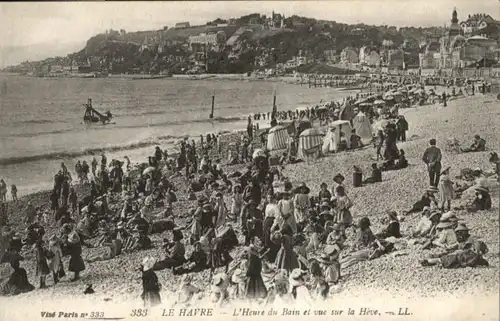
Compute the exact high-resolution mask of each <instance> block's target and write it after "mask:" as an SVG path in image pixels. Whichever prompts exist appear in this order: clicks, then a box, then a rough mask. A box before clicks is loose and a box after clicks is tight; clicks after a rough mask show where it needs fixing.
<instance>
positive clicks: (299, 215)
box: [293, 183, 311, 232]
mask: <svg viewBox="0 0 500 321" xmlns="http://www.w3.org/2000/svg"><path fill="white" fill-rule="evenodd" d="M309 192H310V189H309V187H307V185H306V183H302V184H300V186H299V187H298V188H297V193H296V194H295V196H294V198H293V209H294V215H295V221H296V222H297V231H299V232H300V231H302V229H303V228H304V226H305V224H306V222H307V218H308V217H309V208H310V207H311V203H310V199H309Z"/></svg>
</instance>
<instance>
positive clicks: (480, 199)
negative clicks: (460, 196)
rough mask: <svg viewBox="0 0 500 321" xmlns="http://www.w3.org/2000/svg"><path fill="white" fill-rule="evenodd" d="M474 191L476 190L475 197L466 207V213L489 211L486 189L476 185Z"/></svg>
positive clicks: (488, 196)
mask: <svg viewBox="0 0 500 321" xmlns="http://www.w3.org/2000/svg"><path fill="white" fill-rule="evenodd" d="M474 189H475V190H476V197H475V198H474V200H473V201H472V204H470V205H467V211H469V212H473V213H474V212H477V211H484V210H489V209H491V196H490V191H489V189H488V187H486V186H482V185H477V186H475V187H474Z"/></svg>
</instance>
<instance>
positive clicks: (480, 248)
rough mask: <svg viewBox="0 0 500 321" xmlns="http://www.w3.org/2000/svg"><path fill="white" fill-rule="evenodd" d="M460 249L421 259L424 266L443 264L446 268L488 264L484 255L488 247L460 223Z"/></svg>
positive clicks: (458, 233)
mask: <svg viewBox="0 0 500 321" xmlns="http://www.w3.org/2000/svg"><path fill="white" fill-rule="evenodd" d="M455 233H456V235H457V240H458V241H459V246H458V250H456V251H453V252H452V253H443V254H440V255H439V256H438V257H432V258H428V259H425V260H422V261H420V264H421V265H422V266H431V265H441V266H442V267H443V268H445V269H453V268H464V267H476V266H488V265H489V264H488V261H486V260H485V259H484V258H483V255H484V254H486V253H488V247H487V246H486V244H484V242H482V241H476V240H474V239H472V237H471V236H470V235H469V229H468V228H467V226H465V225H464V224H460V225H459V226H458V227H457V228H456V229H455Z"/></svg>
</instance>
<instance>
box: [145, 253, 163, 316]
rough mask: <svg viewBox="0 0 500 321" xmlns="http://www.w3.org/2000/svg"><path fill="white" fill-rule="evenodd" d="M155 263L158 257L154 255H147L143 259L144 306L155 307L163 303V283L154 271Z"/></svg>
mask: <svg viewBox="0 0 500 321" xmlns="http://www.w3.org/2000/svg"><path fill="white" fill-rule="evenodd" d="M155 264H156V259H155V258H152V257H146V258H144V260H143V261H142V294H141V299H142V300H143V301H144V307H154V306H157V305H158V304H161V296H160V289H161V284H160V282H159V281H158V276H156V273H155V272H154V271H153V267H154V266H155Z"/></svg>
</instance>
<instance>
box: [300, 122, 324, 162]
mask: <svg viewBox="0 0 500 321" xmlns="http://www.w3.org/2000/svg"><path fill="white" fill-rule="evenodd" d="M324 136H325V133H324V132H323V131H322V130H320V129H318V128H310V129H306V130H304V131H303V132H302V133H301V134H300V136H299V148H298V151H297V152H298V156H299V158H300V159H303V160H307V159H314V158H318V157H319V156H320V154H321V149H322V145H323V137H324Z"/></svg>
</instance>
